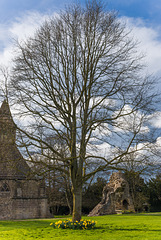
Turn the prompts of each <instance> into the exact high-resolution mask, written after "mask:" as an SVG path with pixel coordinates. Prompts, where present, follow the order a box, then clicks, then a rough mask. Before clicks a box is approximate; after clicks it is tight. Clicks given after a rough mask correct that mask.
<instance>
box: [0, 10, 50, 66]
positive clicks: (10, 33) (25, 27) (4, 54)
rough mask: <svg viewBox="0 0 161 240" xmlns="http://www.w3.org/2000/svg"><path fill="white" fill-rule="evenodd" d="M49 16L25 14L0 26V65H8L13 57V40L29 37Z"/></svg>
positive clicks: (36, 13) (35, 13)
mask: <svg viewBox="0 0 161 240" xmlns="http://www.w3.org/2000/svg"><path fill="white" fill-rule="evenodd" d="M48 17H49V16H48V15H43V14H41V13H38V12H27V13H26V14H24V15H23V16H22V17H21V18H20V17H18V18H16V19H15V21H14V22H12V23H10V24H8V25H5V26H4V25H2V24H1V25H0V44H1V48H0V64H3V65H9V64H11V60H12V58H13V55H14V50H13V48H14V40H24V39H26V38H27V37H31V36H32V35H33V34H34V33H35V31H36V29H37V28H38V27H39V26H40V25H41V23H42V22H43V21H45V20H46V19H47V18H48Z"/></svg>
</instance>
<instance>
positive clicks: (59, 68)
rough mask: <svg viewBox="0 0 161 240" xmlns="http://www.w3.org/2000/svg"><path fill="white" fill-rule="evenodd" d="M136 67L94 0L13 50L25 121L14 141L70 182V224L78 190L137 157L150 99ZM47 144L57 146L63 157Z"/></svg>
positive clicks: (129, 46) (115, 24) (77, 210)
mask: <svg viewBox="0 0 161 240" xmlns="http://www.w3.org/2000/svg"><path fill="white" fill-rule="evenodd" d="M142 68H143V66H142V65H141V64H140V57H139V56H138V55H137V51H136V43H135V42H133V40H132V39H131V38H130V36H129V34H128V33H127V30H126V27H125V26H123V25H122V24H121V23H120V22H119V20H118V18H117V16H116V15H115V13H114V12H109V11H105V9H104V6H103V5H102V4H100V3H98V2H97V1H89V2H88V3H87V4H86V7H85V8H82V7H81V6H79V5H76V6H75V5H74V6H71V7H69V8H67V9H66V10H65V11H64V12H62V13H60V14H59V15H57V16H55V17H53V18H51V19H50V20H48V21H46V22H45V23H44V24H43V25H42V26H41V27H40V29H39V30H37V31H36V33H35V35H34V37H32V38H29V39H27V40H26V41H24V42H19V43H17V56H16V57H15V59H14V68H13V73H12V87H13V89H14V99H15V103H17V106H18V113H19V116H20V117H21V119H22V120H24V121H25V124H24V125H23V126H20V127H19V130H20V132H21V134H22V135H21V137H22V138H21V140H22V141H23V143H24V145H25V147H26V150H27V153H28V154H30V155H32V154H34V152H39V153H40V154H42V155H44V156H47V157H49V154H48V153H49V152H50V159H53V160H54V161H56V163H57V164H55V166H54V167H55V169H57V170H58V171H63V172H64V174H67V175H69V176H70V178H71V182H72V193H73V221H75V220H78V221H79V220H80V219H81V206H82V185H83V184H84V183H85V182H86V181H87V180H88V179H89V178H90V177H91V176H93V175H94V174H96V173H97V172H100V171H104V170H106V169H109V168H116V167H117V165H118V164H119V163H120V162H121V161H122V159H123V156H125V155H126V154H129V153H131V152H133V151H137V149H135V148H134V146H135V140H136V138H137V141H138V136H140V132H142V134H141V135H143V127H144V124H145V123H144V121H143V116H144V119H145V117H146V116H147V112H148V111H151V110H152V108H151V107H152V102H153V98H154V93H152V92H151V89H152V85H153V83H152V80H151V78H150V77H145V76H144V74H143V71H142ZM15 107H16V104H15ZM136 116H137V117H136ZM129 121H130V125H129ZM146 134H147V133H146V132H145V134H144V136H145V135H146ZM49 137H53V138H55V137H56V138H58V139H61V141H63V142H64V146H65V147H64V148H65V149H64V150H65V151H66V154H65V155H64V154H62V153H61V152H60V151H59V147H58V145H57V144H53V141H51V142H50V141H49ZM66 166H67V168H66ZM67 169H69V171H67Z"/></svg>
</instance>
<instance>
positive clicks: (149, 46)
mask: <svg viewBox="0 0 161 240" xmlns="http://www.w3.org/2000/svg"><path fill="white" fill-rule="evenodd" d="M121 21H123V22H125V23H126V24H127V27H128V28H129V29H130V30H131V35H132V37H133V38H134V39H135V40H138V41H139V46H138V47H139V48H138V50H140V51H141V52H142V53H143V54H145V59H144V60H145V63H146V64H147V67H148V72H150V73H153V74H160V73H161V65H160V63H161V38H160V36H161V26H155V27H152V26H147V25H146V22H144V21H143V20H142V19H140V18H137V19H135V18H127V17H122V18H121Z"/></svg>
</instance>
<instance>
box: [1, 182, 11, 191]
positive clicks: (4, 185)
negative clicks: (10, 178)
mask: <svg viewBox="0 0 161 240" xmlns="http://www.w3.org/2000/svg"><path fill="white" fill-rule="evenodd" d="M9 191H10V189H9V186H8V184H7V183H4V184H3V185H2V187H1V192H9Z"/></svg>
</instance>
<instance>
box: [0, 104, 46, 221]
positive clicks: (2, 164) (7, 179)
mask: <svg viewBox="0 0 161 240" xmlns="http://www.w3.org/2000/svg"><path fill="white" fill-rule="evenodd" d="M49 216H50V214H49V208H48V204H47V197H46V193H45V185H44V182H43V181H42V180H40V179H36V177H34V176H32V174H31V169H30V167H29V166H28V164H27V163H26V161H25V159H24V158H23V157H22V155H21V153H20V152H19V150H18V148H17V146H16V125H15V123H14V121H13V118H12V115H11V112H10V108H9V105H8V103H7V101H6V100H4V102H3V103H2V106H1V108H0V219H1V220H9V219H28V218H46V217H49Z"/></svg>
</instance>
